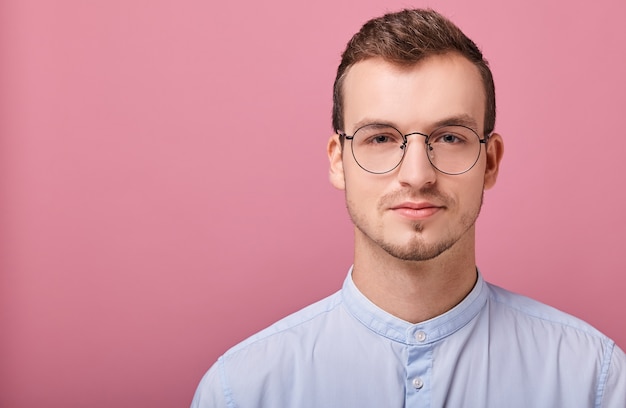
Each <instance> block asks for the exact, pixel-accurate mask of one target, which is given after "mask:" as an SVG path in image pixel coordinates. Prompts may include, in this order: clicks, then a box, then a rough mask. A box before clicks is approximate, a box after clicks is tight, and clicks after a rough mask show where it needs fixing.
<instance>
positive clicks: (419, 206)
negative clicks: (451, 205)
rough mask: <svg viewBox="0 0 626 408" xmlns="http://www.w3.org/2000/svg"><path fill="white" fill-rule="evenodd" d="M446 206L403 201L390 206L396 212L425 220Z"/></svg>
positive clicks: (407, 216)
mask: <svg viewBox="0 0 626 408" xmlns="http://www.w3.org/2000/svg"><path fill="white" fill-rule="evenodd" d="M444 208H445V207H443V206H440V205H436V204H433V203H429V202H418V203H415V202H403V203H400V204H397V205H394V206H393V207H391V208H390V210H391V211H393V212H394V213H395V214H398V215H400V216H402V217H405V218H408V219H410V220H425V219H427V218H430V217H432V216H433V215H435V214H437V213H438V212H440V211H442V210H443V209H444Z"/></svg>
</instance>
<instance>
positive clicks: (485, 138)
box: [337, 123, 491, 176]
mask: <svg viewBox="0 0 626 408" xmlns="http://www.w3.org/2000/svg"><path fill="white" fill-rule="evenodd" d="M376 125H378V126H385V127H389V128H391V129H393V130H395V131H396V132H398V134H399V135H401V136H402V141H403V142H402V145H401V146H400V149H402V157H401V158H400V161H398V163H397V164H396V165H395V166H393V167H392V168H391V169H389V170H387V171H380V172H376V171H371V170H368V169H366V168H365V167H363V166H362V165H361V163H359V161H358V160H357V158H356V156H355V155H354V143H352V139H354V135H356V134H357V132H358V131H359V130H361V129H363V128H364V127H367V126H376ZM450 126H456V127H462V128H465V129H468V130H470V131H471V132H472V133H473V134H475V135H476V137H477V138H478V143H479V144H484V145H486V144H487V141H488V140H489V137H490V136H491V134H489V135H486V136H485V137H484V139H481V138H480V136H478V132H476V131H475V130H474V129H472V128H471V127H469V126H465V125H445V126H440V127H438V128H436V129H435V130H433V131H432V132H431V133H430V134H429V135H427V134H425V133H421V132H411V133H407V134H403V133H402V132H400V131H399V130H398V129H396V128H395V127H393V126H391V125H387V124H383V123H368V124H367V125H363V126H361V127H360V128H358V129H357V130H355V131H354V133H353V134H352V135H347V134H346V133H345V132H341V131H337V134H338V135H339V136H341V137H343V138H344V139H346V140H350V145H351V146H350V151H351V152H352V157H353V158H354V161H355V162H356V164H358V165H359V167H360V168H362V169H363V170H365V171H366V172H368V173H372V174H387V173H391V172H392V171H394V170H395V169H397V168H398V166H400V164H401V163H402V161H403V160H404V156H405V154H406V146H407V143H408V139H407V137H408V136H412V135H420V136H424V144H425V146H426V147H427V148H428V149H429V150H432V149H433V148H432V146H431V145H430V144H429V143H428V139H429V138H430V136H431V135H432V134H433V133H435V132H437V130H439V129H441V128H445V127H450ZM482 150H483V149H482V148H480V149H479V150H478V155H477V156H476V160H474V163H472V165H471V166H469V167H468V168H467V169H466V170H463V171H461V172H458V173H449V172H446V171H443V170H441V169H439V168H438V167H437V166H435V164H434V163H433V161H432V160H431V158H430V155H429V154H428V150H425V152H426V157H427V158H428V162H429V163H430V165H431V166H433V168H434V169H435V170H437V171H438V172H440V173H443V174H447V175H450V176H458V175H461V174H464V173H467V172H468V171H470V170H471V169H473V168H474V166H475V165H476V163H478V160H479V159H480V153H481V152H482Z"/></svg>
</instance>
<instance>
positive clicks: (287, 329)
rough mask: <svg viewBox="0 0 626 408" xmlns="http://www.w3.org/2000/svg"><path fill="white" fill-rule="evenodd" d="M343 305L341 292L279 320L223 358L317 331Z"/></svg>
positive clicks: (228, 352) (238, 345) (230, 350)
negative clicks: (259, 345)
mask: <svg viewBox="0 0 626 408" xmlns="http://www.w3.org/2000/svg"><path fill="white" fill-rule="evenodd" d="M341 303H342V297H341V292H336V293H334V294H332V295H330V296H328V297H326V298H324V299H322V300H319V301H317V302H315V303H313V304H311V305H309V306H306V307H304V308H303V309H300V310H299V311H297V312H295V313H292V314H290V315H288V316H286V317H284V318H282V319H280V320H278V321H277V322H275V323H274V324H272V325H270V326H268V327H267V328H265V329H263V330H261V331H259V332H257V333H256V334H254V335H252V336H250V337H248V338H247V339H245V340H243V341H242V342H241V343H239V344H237V345H235V346H234V347H232V348H231V349H229V350H228V351H227V352H226V353H225V354H224V355H223V358H229V357H231V356H234V355H236V354H238V353H239V352H241V351H243V350H245V349H247V348H250V347H254V346H255V345H257V344H263V345H265V346H266V347H267V346H268V345H271V343H273V342H275V343H277V344H280V343H281V340H284V339H285V338H286V337H287V338H289V337H291V336H294V335H295V336H298V335H303V334H304V333H305V332H307V331H309V330H315V327H316V326H317V325H319V324H323V322H324V321H325V320H326V319H328V318H330V315H332V314H333V313H334V312H337V311H338V308H339V307H340V305H341ZM282 345H283V344H281V346H282Z"/></svg>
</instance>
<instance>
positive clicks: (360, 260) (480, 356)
mask: <svg viewBox="0 0 626 408" xmlns="http://www.w3.org/2000/svg"><path fill="white" fill-rule="evenodd" d="M494 124H495V94H494V86H493V79H492V75H491V72H490V69H489V67H488V65H487V62H486V61H485V60H484V59H483V57H482V54H481V52H480V51H479V50H478V48H477V47H476V45H475V44H474V43H473V42H472V41H471V40H470V39H468V38H467V37H466V36H465V35H464V34H463V33H462V32H461V31H460V30H459V29H458V28H457V27H456V26H454V25H453V24H452V23H451V22H450V21H448V20H446V19H445V18H444V17H442V16H441V15H439V14H437V13H436V12H433V11H430V10H405V11H401V12H399V13H394V14H388V15H386V16H383V17H381V18H378V19H374V20H371V21H369V22H368V23H366V24H365V25H364V26H363V27H362V29H361V30H360V32H359V33H357V34H356V35H355V36H354V37H353V38H352V40H351V41H350V43H349V44H348V46H347V49H346V50H345V52H344V53H343V56H342V61H341V64H340V66H339V69H338V72H337V77H336V80H335V88H334V110H333V126H334V128H335V129H336V134H335V135H333V136H332V137H331V138H330V141H329V143H328V155H329V158H330V180H331V182H332V184H333V185H334V186H335V187H337V188H339V189H342V190H345V196H346V202H347V207H348V211H349V213H350V217H351V218H352V221H353V223H354V226H355V229H354V231H355V252H354V265H353V267H352V268H351V270H350V273H349V274H348V277H347V278H346V281H345V283H344V286H343V288H342V289H341V291H340V292H338V293H336V294H334V295H332V296H330V297H328V298H326V299H324V300H322V301H320V302H318V303H315V304H313V305H311V306H309V307H307V308H305V309H303V310H301V311H299V312H297V313H295V314H293V315H291V316H289V317H287V318H285V319H283V320H281V321H279V322H277V323H275V324H274V325H272V326H270V327H269V328H267V329H265V330H263V331H261V332H260V333H258V334H256V335H254V336H252V337H251V338H249V339H247V340H246V341H244V342H243V343H241V344H239V345H237V346H235V347H234V348H232V349H231V350H229V351H228V352H227V353H225V354H224V355H223V356H222V357H220V358H219V360H218V361H217V362H216V363H215V365H214V366H213V367H212V368H211V369H210V370H209V371H208V373H207V374H206V375H205V376H204V378H203V379H202V381H201V383H200V385H199V387H198V389H197V391H196V395H195V397H194V400H193V403H192V407H241V408H248V407H271V408H276V407H289V408H295V407H298V408H300V407H319V408H331V407H332V408H334V407H359V408H363V407H376V408H380V407H385V408H387V407H535V408H536V407H550V408H554V407H567V408H574V407H614V408H618V407H619V408H625V407H626V357H625V356H624V353H623V352H622V351H621V350H620V349H619V348H618V347H617V346H616V345H615V344H614V342H613V341H611V340H610V339H608V338H607V337H605V336H604V335H603V334H601V333H599V332H598V331H596V330H595V329H593V328H592V327H591V326H589V325H588V324H586V323H584V322H582V321H580V320H578V319H576V318H574V317H571V316H569V315H566V314H564V313H562V312H559V311H557V310H555V309H552V308H550V307H548V306H546V305H542V304H540V303H538V302H535V301H533V300H530V299H528V298H525V297H522V296H519V295H516V294H513V293H510V292H507V291H505V290H503V289H501V288H498V287H495V286H493V285H490V284H488V283H486V282H485V281H484V280H483V279H482V277H481V275H480V273H479V272H478V270H477V268H476V263H475V248H474V246H475V226H474V225H475V221H476V218H477V217H478V213H479V211H480V208H481V204H482V196H483V192H484V190H485V189H488V188H490V187H492V186H493V185H494V184H495V182H496V178H497V175H498V168H499V165H500V160H501V158H502V155H503V141H502V137H501V136H500V135H499V134H497V133H494V132H493V130H494Z"/></svg>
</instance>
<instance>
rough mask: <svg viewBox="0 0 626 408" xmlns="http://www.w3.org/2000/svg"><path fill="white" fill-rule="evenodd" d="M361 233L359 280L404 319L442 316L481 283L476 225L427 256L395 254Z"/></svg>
mask: <svg viewBox="0 0 626 408" xmlns="http://www.w3.org/2000/svg"><path fill="white" fill-rule="evenodd" d="M360 235H361V234H359V232H357V235H356V239H355V257H354V268H353V271H352V278H353V280H354V283H355V285H356V287H357V288H358V289H359V290H360V291H361V293H363V295H365V297H367V298H368V299H369V300H370V301H372V302H373V303H374V304H375V305H377V306H378V307H380V308H381V309H383V310H385V311H386V312H388V313H390V314H392V315H394V316H396V317H398V318H400V319H402V320H405V321H407V322H410V323H419V322H423V321H426V320H429V319H432V318H434V317H436V316H439V315H441V314H443V313H445V312H447V311H448V310H450V309H452V308H453V307H454V306H456V305H457V304H459V303H460V302H461V301H462V300H463V299H464V298H465V297H466V296H467V295H468V294H469V292H470V291H471V290H472V288H473V287H474V285H475V283H476V279H477V272H476V260H475V255H474V231H473V227H472V228H471V230H470V231H468V232H467V233H466V234H464V236H463V237H462V238H461V239H460V240H459V241H457V242H456V243H455V244H454V245H453V246H452V247H451V248H449V249H448V250H447V251H444V252H443V253H441V254H440V255H439V256H437V257H435V258H433V259H430V260H427V261H405V260H401V259H398V258H395V257H393V256H391V255H390V254H388V253H387V252H385V251H384V250H383V249H381V248H380V247H379V246H378V245H376V244H374V243H373V242H372V241H371V240H369V238H367V237H365V236H362V235H361V236H360Z"/></svg>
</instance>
